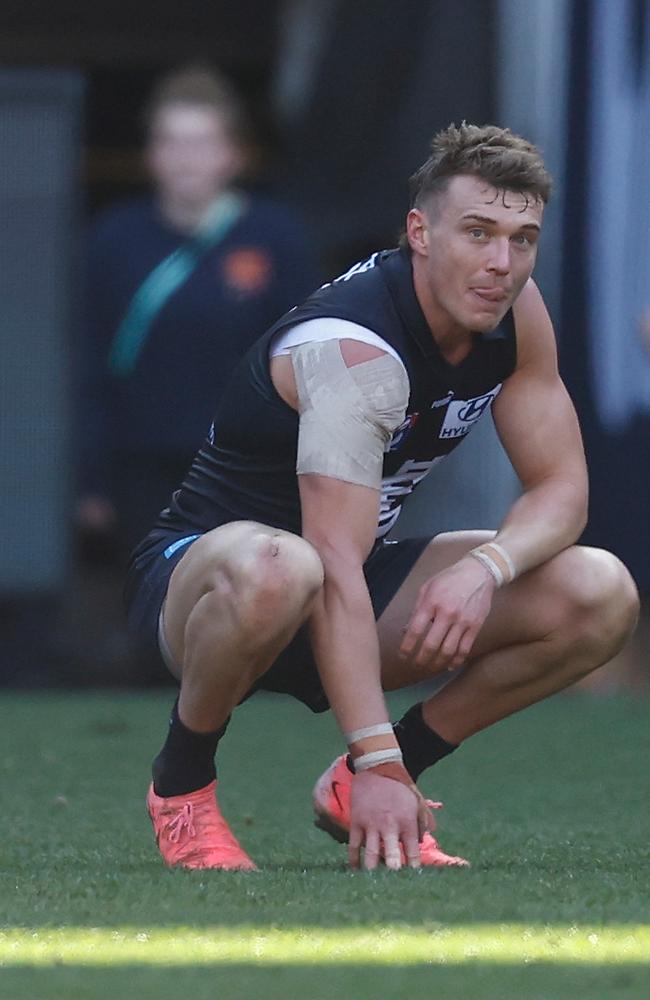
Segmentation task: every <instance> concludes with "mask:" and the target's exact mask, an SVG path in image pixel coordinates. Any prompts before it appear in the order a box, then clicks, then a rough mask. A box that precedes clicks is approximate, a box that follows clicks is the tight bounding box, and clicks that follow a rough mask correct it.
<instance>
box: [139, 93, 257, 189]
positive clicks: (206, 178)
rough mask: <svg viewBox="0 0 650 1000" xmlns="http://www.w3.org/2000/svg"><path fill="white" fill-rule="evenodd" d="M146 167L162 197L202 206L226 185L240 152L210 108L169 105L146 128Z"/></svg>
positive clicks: (230, 178) (229, 180)
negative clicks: (149, 126) (201, 203)
mask: <svg viewBox="0 0 650 1000" xmlns="http://www.w3.org/2000/svg"><path fill="white" fill-rule="evenodd" d="M147 165H148V167H149V171H150V173H151V175H152V177H153V180H154V183H155V184H156V186H157V188H158V190H159V191H160V192H161V194H162V195H163V196H167V197H172V198H175V199H181V200H183V201H190V202H203V201H209V200H211V199H212V198H214V197H215V196H216V195H217V194H218V193H219V191H220V190H222V189H223V188H224V187H227V186H228V185H229V184H230V182H231V181H232V179H233V177H234V175H235V174H236V172H237V170H238V169H239V167H240V152H239V149H238V147H237V145H236V144H235V142H234V141H233V139H232V138H231V137H230V135H229V133H228V130H227V128H226V123H225V121H224V120H223V117H222V115H220V114H219V113H218V112H217V111H215V110H214V109H213V108H210V107H206V106H203V105H194V104H169V105H166V106H163V107H161V108H160V109H159V111H158V112H157V114H156V115H155V116H154V119H153V122H152V124H151V130H150V134H149V141H148V143H147Z"/></svg>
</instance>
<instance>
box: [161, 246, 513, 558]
mask: <svg viewBox="0 0 650 1000" xmlns="http://www.w3.org/2000/svg"><path fill="white" fill-rule="evenodd" d="M324 316H329V317H334V318H339V319H346V320H350V321H352V322H354V323H359V324H360V325H361V326H365V327H368V328H369V329H370V330H373V331H374V332H375V333H377V334H378V335H379V336H380V337H381V338H383V340H385V341H386V342H387V343H388V344H391V345H392V347H393V348H394V349H395V350H396V351H397V353H398V354H399V356H400V357H401V359H402V361H403V363H404V366H405V368H406V371H407V373H408V377H409V382H410V399H409V403H408V407H407V411H406V417H405V419H404V421H403V423H402V424H401V425H400V426H399V427H398V428H397V429H396V431H395V432H394V434H393V437H392V440H391V442H390V444H389V450H388V451H387V452H386V454H385V456H384V467H383V481H382V489H381V508H380V516H379V523H378V526H377V538H381V537H382V536H383V535H385V534H386V533H387V532H388V531H389V530H390V529H391V528H392V527H393V525H394V524H395V522H396V520H397V518H398V516H399V512H400V508H401V505H402V503H403V502H404V500H405V499H406V497H407V496H408V495H409V494H410V493H411V492H412V491H413V489H414V487H415V486H416V485H417V484H418V483H419V482H420V481H421V480H422V479H423V478H424V476H425V475H426V474H427V472H428V471H429V470H430V469H431V468H432V467H433V466H434V465H435V464H436V463H438V462H440V461H441V460H442V458H444V457H445V456H446V455H448V454H449V453H450V452H451V451H453V449H454V448H456V447H457V446H458V444H460V442H461V441H462V440H463V438H464V437H466V435H467V434H468V433H469V431H471V430H472V428H473V427H474V426H475V425H476V423H477V422H478V420H479V419H480V418H481V416H482V415H483V414H484V413H485V412H486V411H487V410H488V409H489V407H490V405H491V403H492V401H493V399H494V398H495V396H496V395H497V393H498V392H499V390H500V388H501V385H502V383H503V381H504V379H506V378H507V377H508V376H509V375H510V374H512V372H513V371H514V368H515V364H516V335H515V328H514V321H513V317H512V314H511V312H508V313H507V314H506V316H505V317H504V319H503V321H502V322H501V324H500V325H499V326H498V327H497V328H496V329H495V330H494V331H492V332H490V333H477V334H475V335H474V340H473V344H472V348H471V350H470V352H469V354H468V355H467V357H466V358H465V359H464V360H463V361H462V362H461V363H460V364H458V365H451V364H449V363H448V362H447V361H446V360H445V359H444V357H443V356H442V354H441V353H440V351H439V349H438V347H437V345H436V343H435V341H434V339H433V336H432V333H431V330H430V328H429V326H428V324H427V322H426V320H425V318H424V314H423V312H422V309H421V308H420V305H419V302H418V300H417V297H416V294H415V289H414V287H413V275H412V268H411V260H410V256H409V254H408V251H406V250H403V249H402V250H387V251H382V252H379V253H375V254H373V255H372V256H371V257H370V258H369V259H368V260H366V261H363V262H362V263H360V264H356V265H355V266H354V267H353V268H352V269H351V270H349V271H348V272H347V273H346V274H344V275H342V276H341V277H339V278H337V279H336V280H335V281H333V282H331V283H330V284H327V285H324V286H323V287H322V288H319V289H318V290H317V291H316V292H314V294H313V295H311V296H310V297H309V298H308V299H306V300H305V302H303V303H302V305H300V306H297V307H295V308H294V309H292V310H290V311H289V312H288V313H286V314H285V315H284V316H283V317H282V318H281V319H280V320H279V321H278V322H277V323H276V324H275V325H274V326H272V327H271V329H270V330H268V331H267V333H266V334H264V336H262V337H261V338H260V339H259V340H258V341H257V342H256V343H255V344H254V345H253V346H252V348H251V349H250V350H249V352H248V354H247V355H246V356H245V357H244V358H243V360H242V362H241V363H240V364H239V366H238V367H237V369H236V370H235V372H234V374H233V376H232V377H231V379H230V382H229V384H228V386H227V388H226V391H225V392H224V394H223V396H222V398H221V401H220V404H219V407H218V410H217V413H216V416H215V419H214V423H213V424H212V427H211V428H210V432H209V435H208V438H207V440H206V441H205V443H204V445H203V447H202V448H201V450H200V451H199V453H198V454H197V456H196V458H195V460H194V463H193V465H192V467H191V469H190V471H189V473H188V475H187V477H186V479H185V481H184V482H183V485H182V487H181V489H180V490H178V491H177V492H176V493H175V494H174V496H173V497H172V500H171V503H170V505H169V507H168V508H166V509H165V510H164V511H163V512H162V513H161V515H160V517H159V519H158V521H157V524H156V529H158V530H156V529H154V532H153V533H152V535H151V536H150V541H153V538H154V536H157V537H160V529H165V531H167V532H169V531H174V532H176V531H178V532H179V533H184V534H190V533H194V532H203V531H207V530H209V529H211V528H214V527H216V526H217V525H219V524H224V523H226V522H228V521H232V520H254V521H260V522H262V523H264V524H269V525H272V526H273V527H278V528H284V529H286V530H288V531H293V532H295V533H297V534H300V531H301V515H300V498H299V493H298V478H297V475H296V448H297V440H298V414H297V413H296V412H295V411H294V410H293V409H292V408H291V407H290V406H288V405H287V404H286V403H285V402H284V401H283V400H282V399H281V397H280V396H279V395H278V393H277V392H276V390H275V387H274V385H273V383H272V381H271V377H270V372H269V347H270V343H271V341H272V339H273V338H274V337H275V336H276V334H278V333H279V332H281V331H282V330H285V329H287V328H288V327H290V326H293V325H295V324H296V323H300V322H304V321H306V320H310V319H317V318H320V317H324ZM185 405H190V406H191V398H190V399H189V400H187V403H186V404H185ZM145 545H146V540H145V543H143V545H142V546H141V549H142V548H144V546H145Z"/></svg>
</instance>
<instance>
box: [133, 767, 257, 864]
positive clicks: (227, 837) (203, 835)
mask: <svg viewBox="0 0 650 1000" xmlns="http://www.w3.org/2000/svg"><path fill="white" fill-rule="evenodd" d="M216 788H217V782H216V780H215V781H211V782H210V784H209V785H206V786H205V788H199V789H198V790H197V791H196V792H189V793H188V794H186V795H173V796H171V797H170V798H168V799H165V798H162V797H161V796H159V795H156V793H155V791H154V788H153V784H151V785H150V786H149V791H148V793H147V811H148V812H149V816H150V817H151V822H152V824H153V829H154V833H155V835H156V843H157V844H158V849H159V851H160V853H161V854H162V856H163V860H164V861H165V863H166V864H168V865H170V866H174V867H175V866H178V867H181V868H223V869H229V870H237V869H239V870H242V871H255V870H256V868H257V866H256V865H255V863H254V862H253V861H252V860H251V858H249V856H248V855H247V854H246V852H245V851H244V850H243V848H242V847H241V845H240V843H239V841H238V840H237V838H236V837H235V835H234V833H233V832H232V830H231V829H230V827H229V826H228V824H227V823H226V821H225V819H224V818H223V816H222V815H221V813H220V811H219V806H218V805H217V800H216V796H215V791H216Z"/></svg>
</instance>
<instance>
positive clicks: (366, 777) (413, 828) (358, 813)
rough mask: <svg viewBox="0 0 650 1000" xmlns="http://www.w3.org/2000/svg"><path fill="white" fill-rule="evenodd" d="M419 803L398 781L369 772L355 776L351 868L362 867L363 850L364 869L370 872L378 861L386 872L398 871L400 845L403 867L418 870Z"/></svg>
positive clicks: (420, 804)
mask: <svg viewBox="0 0 650 1000" xmlns="http://www.w3.org/2000/svg"><path fill="white" fill-rule="evenodd" d="M422 802H423V800H422V799H421V798H420V796H418V794H417V792H416V791H413V790H411V789H410V788H409V787H408V786H407V785H405V784H402V782H401V781H395V780H394V779H393V778H385V777H383V776H382V775H380V774H376V773H374V772H373V771H372V770H370V771H361V772H360V773H359V774H355V776H354V778H353V779H352V789H351V795H350V841H349V859H350V865H351V866H352V867H353V868H360V867H361V849H362V848H363V867H364V868H366V869H368V870H372V869H373V868H376V867H377V865H378V864H379V862H380V861H381V860H383V861H384V862H385V864H386V867H387V868H392V869H398V868H401V867H402V853H401V850H400V845H401V846H402V847H403V848H404V855H405V858H406V864H407V865H409V866H410V867H411V868H419V867H420V836H421V834H422V833H423V832H424V830H423V829H422V823H423V818H422Z"/></svg>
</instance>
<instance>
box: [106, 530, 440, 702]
mask: <svg viewBox="0 0 650 1000" xmlns="http://www.w3.org/2000/svg"><path fill="white" fill-rule="evenodd" d="M199 537H200V535H178V534H173V533H171V532H162V531H161V532H160V538H158V539H156V538H155V537H154V538H151V539H150V540H151V544H150V545H149V546H147V548H146V550H145V551H144V552H139V553H136V555H135V556H134V558H133V560H132V562H131V566H130V568H129V573H128V576H127V581H126V588H125V599H126V605H127V614H128V624H129V629H130V631H131V632H132V633H133V635H134V636H135V638H136V641H137V642H138V644H139V645H140V646H141V647H142V648H143V650H146V651H147V653H148V654H149V655H156V654H157V655H158V656H160V659H161V664H162V663H163V662H164V658H163V656H162V654H161V652H160V647H159V643H158V621H159V617H160V610H161V608H162V605H163V601H164V599H165V595H166V593H167V587H168V585H169V578H170V576H171V574H172V571H173V569H174V567H175V566H176V565H177V563H179V562H180V560H181V559H182V558H183V556H184V555H185V553H186V552H187V550H188V548H189V546H190V545H191V544H192V542H194V541H196V539H197V538H199ZM429 541H430V538H406V539H404V540H402V541H394V542H393V541H389V542H381V543H380V544H379V545H378V546H377V548H376V549H375V550H374V551H373V552H372V554H371V555H370V557H369V558H368V559H367V561H366V563H365V565H364V574H365V577H366V582H367V584H368V590H369V592H370V598H371V600H372V606H373V609H374V612H375V618H376V619H378V618H379V617H380V615H381V614H382V612H383V611H384V609H385V608H386V607H387V606H388V604H389V603H390V601H391V599H392V597H393V596H394V594H396V593H397V591H398V590H399V588H400V587H401V585H402V583H403V582H404V580H405V579H406V577H407V576H408V574H409V573H410V571H411V568H412V567H413V565H414V564H415V563H416V562H417V560H418V558H419V556H420V554H421V553H422V551H423V550H424V549H425V548H426V546H427V545H428V543H429ZM255 691H275V692H277V693H281V694H290V695H292V696H293V697H294V698H297V699H298V701H301V702H303V704H305V705H307V707H308V708H310V709H311V710H312V712H326V711H327V710H328V709H329V707H330V706H329V702H328V700H327V697H326V695H325V692H324V691H323V687H322V684H321V682H320V677H319V675H318V670H317V668H316V663H315V661H314V657H313V654H312V651H311V645H310V642H309V636H308V632H307V627H306V626H303V627H302V628H300V629H299V630H298V632H297V633H296V635H295V636H294V638H293V639H292V640H291V642H290V643H289V645H288V646H287V647H286V649H284V650H283V652H282V653H281V654H280V656H279V657H278V658H277V660H276V661H275V663H273V664H272V666H271V667H270V668H269V669H268V670H267V671H266V673H265V674H264V676H263V677H261V678H260V679H259V680H258V681H257V683H256V684H255V685H254V687H253V688H251V690H250V692H249V693H248V695H247V696H246V697H250V695H251V694H254V693H255Z"/></svg>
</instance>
